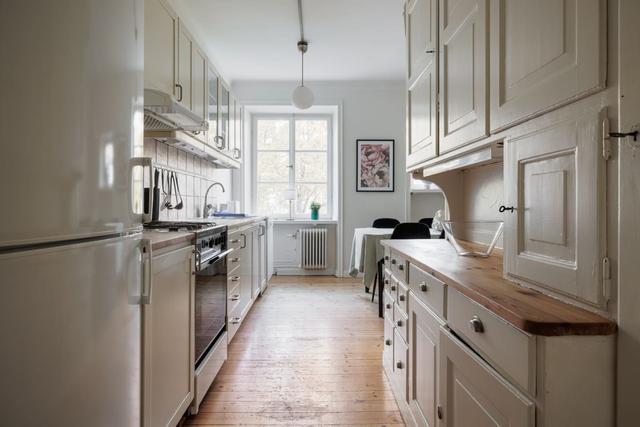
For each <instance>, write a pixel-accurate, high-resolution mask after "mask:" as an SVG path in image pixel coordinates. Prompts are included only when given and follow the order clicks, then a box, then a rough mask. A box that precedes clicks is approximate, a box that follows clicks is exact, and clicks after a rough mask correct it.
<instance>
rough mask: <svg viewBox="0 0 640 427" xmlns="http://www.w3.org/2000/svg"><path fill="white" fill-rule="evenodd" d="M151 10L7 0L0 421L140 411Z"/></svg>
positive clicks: (92, 418)
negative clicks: (147, 16) (146, 25)
mask: <svg viewBox="0 0 640 427" xmlns="http://www.w3.org/2000/svg"><path fill="white" fill-rule="evenodd" d="M143 13H144V7H143V3H142V1H141V0H108V1H105V0H63V1H51V0H30V1H3V2H1V3H0V54H1V56H2V58H3V59H2V65H1V66H0V93H1V96H0V139H1V147H2V150H1V152H0V187H1V188H2V192H1V193H2V195H3V198H4V201H5V204H4V207H2V208H0V338H1V341H0V342H1V348H0V414H2V415H1V421H0V424H2V425H10V426H13V427H16V426H105V427H106V426H109V427H115V426H118V427H126V426H140V424H141V411H142V405H141V392H142V390H141V345H140V344H141V303H143V302H144V297H145V289H146V287H145V283H146V282H147V280H148V276H149V271H147V270H148V269H147V267H148V262H149V260H148V259H147V257H148V256H149V251H148V250H147V248H145V245H146V243H144V242H143V240H142V235H141V230H142V228H141V224H142V222H144V221H145V220H146V218H147V215H145V214H144V213H143V211H144V209H143V207H142V204H143V201H142V200H141V199H142V194H143V190H142V185H143V183H142V181H144V179H143V177H144V176H146V173H143V172H141V171H140V170H139V169H140V167H139V166H140V165H142V164H146V162H144V161H141V159H137V158H135V155H136V154H138V155H139V154H140V151H141V149H142V131H143V123H142V121H143V120H142V118H143V113H142V107H143V96H142V94H143V66H144V52H143V35H144V31H143ZM136 165H138V166H136ZM134 169H135V171H134ZM148 170H150V169H148ZM148 180H149V179H148V178H147V182H148Z"/></svg>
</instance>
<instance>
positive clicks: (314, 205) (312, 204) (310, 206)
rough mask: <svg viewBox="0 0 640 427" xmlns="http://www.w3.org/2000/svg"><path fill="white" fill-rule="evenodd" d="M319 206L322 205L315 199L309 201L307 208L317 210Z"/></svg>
mask: <svg viewBox="0 0 640 427" xmlns="http://www.w3.org/2000/svg"><path fill="white" fill-rule="evenodd" d="M321 207H322V205H321V204H320V203H318V202H316V201H313V202H311V204H310V205H309V209H311V210H312V211H318V210H320V208H321Z"/></svg>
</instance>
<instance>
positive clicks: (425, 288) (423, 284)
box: [420, 282, 429, 292]
mask: <svg viewBox="0 0 640 427" xmlns="http://www.w3.org/2000/svg"><path fill="white" fill-rule="evenodd" d="M420 290H421V291H422V292H427V291H428V290H429V287H428V286H427V284H426V283H424V282H422V283H420Z"/></svg>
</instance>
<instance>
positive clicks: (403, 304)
mask: <svg viewBox="0 0 640 427" xmlns="http://www.w3.org/2000/svg"><path fill="white" fill-rule="evenodd" d="M408 303H409V287H408V286H407V285H405V284H404V283H402V282H398V298H397V299H396V304H398V307H399V308H400V310H402V311H403V312H404V314H407V313H408V310H407V305H408Z"/></svg>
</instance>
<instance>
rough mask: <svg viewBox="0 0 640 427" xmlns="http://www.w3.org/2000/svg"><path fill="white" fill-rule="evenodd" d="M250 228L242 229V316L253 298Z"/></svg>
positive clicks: (251, 238)
mask: <svg viewBox="0 0 640 427" xmlns="http://www.w3.org/2000/svg"><path fill="white" fill-rule="evenodd" d="M252 234H253V233H252V232H251V230H246V231H243V232H242V233H241V234H240V236H241V238H242V240H243V248H242V261H241V264H240V274H239V276H240V277H241V279H240V306H241V313H242V317H243V318H244V316H245V315H246V314H247V311H248V310H249V306H250V305H251V300H252V299H253V236H252Z"/></svg>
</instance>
